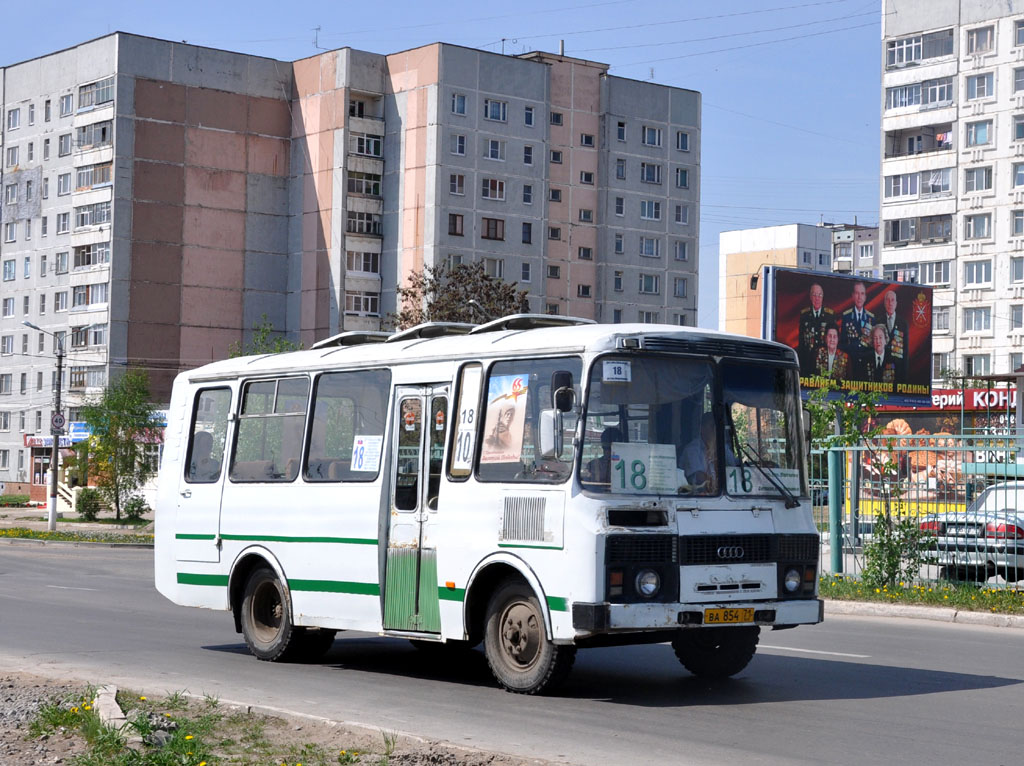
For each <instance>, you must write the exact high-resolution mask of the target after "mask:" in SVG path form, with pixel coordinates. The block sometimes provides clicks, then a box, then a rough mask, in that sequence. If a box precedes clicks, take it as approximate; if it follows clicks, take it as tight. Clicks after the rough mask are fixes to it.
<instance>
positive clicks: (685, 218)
mask: <svg viewBox="0 0 1024 766" xmlns="http://www.w3.org/2000/svg"><path fill="white" fill-rule="evenodd" d="M689 222H690V206H689V205H676V223H678V224H682V225H684V226H685V225H686V224H688V223H689Z"/></svg>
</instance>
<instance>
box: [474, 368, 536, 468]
mask: <svg viewBox="0 0 1024 766" xmlns="http://www.w3.org/2000/svg"><path fill="white" fill-rule="evenodd" d="M528 380H529V379H528V378H527V376H525V375H495V376H493V377H492V378H491V379H490V382H489V383H488V388H487V415H486V419H485V420H484V444H483V449H481V451H480V462H481V463H518V462H519V456H520V455H521V454H522V451H523V433H524V431H525V428H526V399H527V393H528V391H529V384H528Z"/></svg>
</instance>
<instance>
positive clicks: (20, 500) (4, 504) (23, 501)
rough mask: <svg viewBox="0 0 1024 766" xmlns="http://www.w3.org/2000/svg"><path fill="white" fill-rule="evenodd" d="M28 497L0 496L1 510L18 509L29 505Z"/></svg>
mask: <svg viewBox="0 0 1024 766" xmlns="http://www.w3.org/2000/svg"><path fill="white" fill-rule="evenodd" d="M28 501H29V496H28V495H0V508H17V507H19V506H23V505H28Z"/></svg>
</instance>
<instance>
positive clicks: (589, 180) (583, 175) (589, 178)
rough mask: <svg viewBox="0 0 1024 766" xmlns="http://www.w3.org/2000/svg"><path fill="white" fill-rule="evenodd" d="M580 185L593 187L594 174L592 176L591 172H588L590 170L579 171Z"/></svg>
mask: <svg viewBox="0 0 1024 766" xmlns="http://www.w3.org/2000/svg"><path fill="white" fill-rule="evenodd" d="M580 183H581V184H586V185H587V186H593V185H594V174H593V172H592V171H590V170H581V171H580Z"/></svg>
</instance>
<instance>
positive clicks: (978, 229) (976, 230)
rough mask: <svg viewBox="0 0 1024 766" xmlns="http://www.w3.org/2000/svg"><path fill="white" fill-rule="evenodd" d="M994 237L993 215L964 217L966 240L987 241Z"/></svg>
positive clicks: (982, 214) (984, 214) (979, 214)
mask: <svg viewBox="0 0 1024 766" xmlns="http://www.w3.org/2000/svg"><path fill="white" fill-rule="evenodd" d="M991 235H992V214H991V213H976V214H975V215H965V216H964V239H986V238H988V237H990V236H991Z"/></svg>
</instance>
